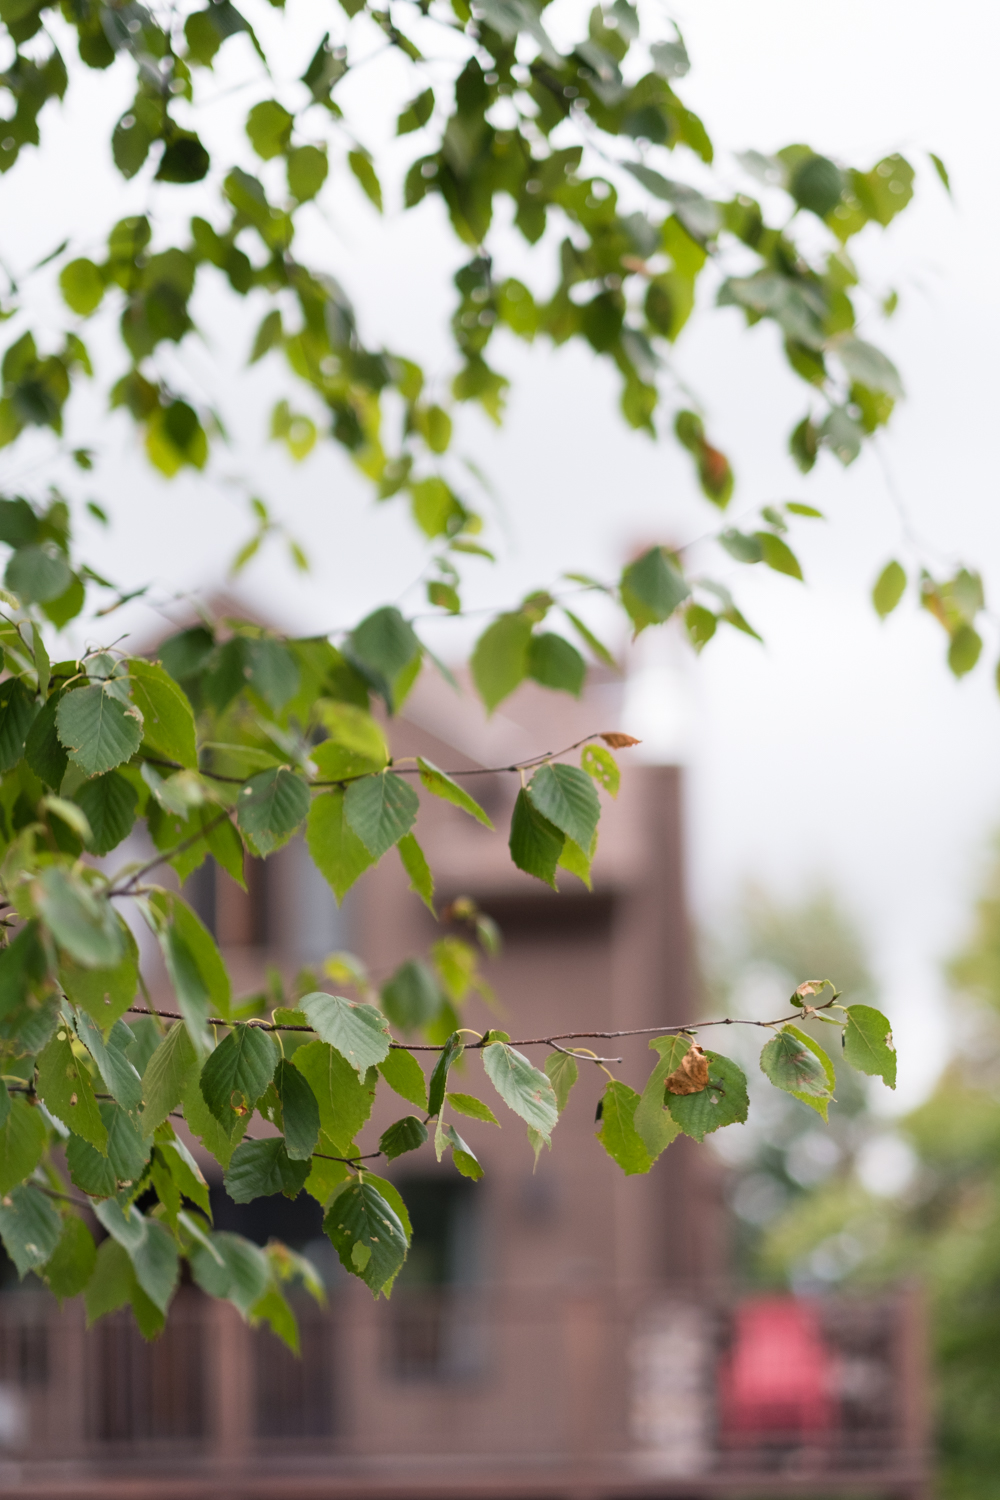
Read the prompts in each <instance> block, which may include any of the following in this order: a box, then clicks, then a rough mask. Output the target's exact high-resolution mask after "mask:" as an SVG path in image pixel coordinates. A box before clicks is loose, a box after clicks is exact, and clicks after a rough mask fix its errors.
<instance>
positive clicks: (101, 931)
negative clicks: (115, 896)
mask: <svg viewBox="0 0 1000 1500" xmlns="http://www.w3.org/2000/svg"><path fill="white" fill-rule="evenodd" d="M32 893H33V895H34V898H35V904H36V906H37V907H38V911H39V913H40V915H41V917H42V920H43V921H44V922H45V925H46V926H47V927H48V928H49V930H50V932H51V933H52V936H53V937H54V938H55V940H56V942H57V943H58V944H59V946H60V948H63V949H65V951H66V952H67V953H68V954H69V955H70V957H71V958H74V959H76V961H77V962H78V963H80V964H83V965H84V967H85V968H91V969H105V968H113V967H114V966H115V965H117V964H118V963H119V962H120V961H121V960H122V958H123V957H124V956H125V943H124V940H123V938H122V931H121V925H120V923H119V921H118V918H117V916H116V915H115V913H114V911H113V910H112V908H111V905H110V903H109V902H108V901H107V900H106V899H104V898H102V897H100V896H98V895H95V894H94V892H93V891H92V890H91V889H90V888H89V887H88V886H86V885H85V884H84V882H83V881H82V880H81V879H78V878H76V877H75V876H74V875H73V874H71V873H70V872H69V871H68V870H66V869H64V868H63V867H62V866H60V865H51V866H50V867H49V868H48V869H47V870H43V871H42V872H41V874H40V875H39V877H38V880H37V882H36V883H35V885H34V886H33V887H32Z"/></svg>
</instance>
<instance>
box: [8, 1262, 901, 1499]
mask: <svg viewBox="0 0 1000 1500" xmlns="http://www.w3.org/2000/svg"><path fill="white" fill-rule="evenodd" d="M297 1311H298V1313H299V1318H300V1326H301V1336H302V1353H301V1358H300V1359H295V1358H294V1357H293V1356H292V1355H291V1354H290V1353H289V1352H288V1351H287V1350H285V1349H284V1347H283V1346H282V1345H280V1344H279V1343H278V1341H277V1340H276V1339H275V1338H274V1337H273V1336H272V1335H271V1334H270V1333H269V1332H267V1331H258V1332H253V1331H251V1330H249V1329H248V1328H246V1327H245V1326H244V1325H243V1324H242V1323H241V1322H240V1320H239V1318H238V1316H237V1314H236V1313H235V1312H234V1310H233V1309H232V1308H230V1307H228V1306H227V1305H224V1304H223V1305H220V1304H216V1303H212V1302H210V1301H208V1300H207V1299H205V1298H203V1297H202V1296H201V1294H200V1293H198V1292H197V1291H195V1290H194V1289H193V1288H187V1287H186V1288H183V1289H182V1290H181V1292H180V1293H179V1295H178V1297H177V1298H176V1300H175V1303H174V1306H173V1308H172V1309H171V1315H170V1319H169V1320H168V1325H167V1328H166V1331H165V1332H164V1334H163V1336H162V1337H161V1339H160V1340H158V1341H157V1342H156V1343H154V1344H145V1343H143V1341H142V1339H141V1338H140V1337H139V1335H138V1333H137V1331H136V1330H135V1328H134V1326H133V1324H132V1322H131V1317H130V1315H128V1314H125V1313H122V1314H115V1315H113V1316H112V1317H110V1318H107V1319H104V1320H103V1321H102V1322H101V1323H99V1324H98V1325H97V1326H96V1327H95V1328H94V1329H92V1330H91V1331H90V1332H89V1333H88V1332H87V1331H86V1330H85V1328H84V1326H83V1319H82V1313H81V1310H80V1309H79V1308H78V1307H76V1306H75V1305H69V1306H67V1307H66V1308H64V1309H62V1310H61V1311H60V1309H59V1307H58V1306H57V1304H56V1302H55V1301H54V1299H52V1298H50V1297H49V1296H48V1294H47V1293H45V1292H42V1291H37V1292H35V1291H21V1292H14V1293H7V1294H4V1295H3V1296H0V1493H2V1494H3V1495H4V1497H5V1500H8V1497H11V1500H13V1497H18V1496H21V1495H24V1496H27V1495H32V1496H42V1495H48V1494H50V1493H59V1494H65V1495H67V1496H69V1495H72V1496H73V1497H74V1500H77V1497H79V1500H86V1497H90V1496H93V1497H95V1500H96V1497H98V1496H100V1497H101V1500H105V1497H106V1496H111V1495H115V1496H121V1497H122V1500H127V1497H133V1496H134V1497H136V1500H138V1497H139V1496H140V1495H141V1496H143V1497H151V1496H154V1495H156V1496H162V1497H163V1500H179V1497H181V1496H186V1495H188V1494H190V1495H191V1496H194V1495H198V1496H201V1495H202V1494H207V1493H209V1491H208V1490H205V1489H204V1488H203V1486H204V1485H205V1484H206V1483H208V1482H209V1481H210V1480H211V1481H212V1483H214V1482H215V1480H216V1479H218V1478H219V1477H220V1476H226V1477H227V1479H228V1480H229V1481H231V1482H232V1483H234V1484H236V1485H237V1488H238V1492H239V1494H240V1495H241V1497H247V1500H251V1497H256V1496H259V1497H261V1500H263V1497H264V1496H266V1497H267V1500H284V1497H287V1500H292V1497H298V1496H303V1497H304V1496H307V1495H308V1496H311V1497H316V1500H318V1497H320V1496H322V1495H326V1494H329V1495H331V1496H332V1495H338V1496H345V1497H346V1496H347V1495H350V1496H352V1497H362V1496H369V1495H371V1496H375V1495H378V1496H387V1495H393V1496H397V1497H405V1496H409V1495H414V1496H416V1495H418V1494H420V1495H428V1496H429V1495H430V1494H431V1493H433V1494H448V1495H454V1496H455V1497H459V1496H487V1495H490V1496H496V1497H500V1496H503V1497H508V1496H514V1495H523V1496H525V1497H528V1496H531V1497H541V1496H553V1497H555V1496H567V1497H568V1496H572V1497H574V1500H579V1497H585V1500H590V1497H593V1500H600V1497H603V1496H607V1497H612V1496H615V1497H619V1496H621V1497H624V1496H646V1497H651V1496H658V1495H662V1496H681V1495H685V1496H692V1497H694V1496H706V1497H707V1496H723V1495H729V1494H735V1493H737V1492H742V1493H754V1492H755V1486H758V1487H759V1488H757V1489H756V1493H758V1494H766V1495H767V1496H769V1497H771V1496H777V1495H781V1494H789V1495H791V1494H801V1495H810V1494H815V1495H824V1496H829V1495H831V1494H835V1495H841V1494H843V1495H847V1494H862V1493H863V1494H865V1495H867V1496H878V1495H884V1496H890V1495H891V1496H909V1497H913V1500H915V1497H918V1496H921V1495H923V1494H924V1493H925V1485H926V1452H925V1432H924V1412H923V1386H924V1370H923V1352H922V1348H921V1341H920V1328H919V1309H918V1305H917V1302H916V1300H915V1298H914V1296H913V1295H912V1294H911V1293H902V1292H901V1293H895V1294H893V1295H887V1296H885V1297H882V1298H877V1299H875V1298H870V1299H857V1300H855V1299H847V1298H839V1299H827V1300H817V1301H811V1300H810V1301H802V1302H797V1301H794V1300H793V1299H781V1300H775V1299H764V1300H744V1301H743V1302H738V1301H737V1302H732V1301H727V1300H724V1299H718V1298H716V1299H713V1298H707V1297H696V1296H693V1295H692V1296H686V1295H683V1294H682V1293H681V1292H679V1291H675V1292H674V1293H672V1294H671V1293H669V1292H663V1291H657V1292H646V1293H641V1294H640V1293H638V1292H636V1293H635V1294H634V1295H631V1296H623V1295H621V1294H611V1293H607V1292H601V1291H590V1290H585V1289H581V1290H565V1291H562V1292H558V1293H557V1292H554V1291H549V1292H543V1291H541V1290H533V1291H528V1290H525V1291H522V1292H514V1291H511V1290H503V1291H499V1290H492V1289H489V1288H482V1289H478V1290H476V1291H475V1292H472V1291H468V1290H464V1291H462V1292H460V1293H459V1292H457V1291H456V1292H453V1293H450V1294H449V1293H443V1292H433V1293H432V1292H419V1293H418V1292H415V1291H413V1290H412V1289H405V1288H400V1289H399V1290H398V1291H397V1294H396V1295H394V1297H393V1300H392V1302H391V1303H390V1304H386V1303H385V1302H382V1303H380V1304H378V1305H377V1306H376V1305H374V1304H372V1303H371V1301H370V1300H369V1301H368V1302H367V1303H366V1302H365V1301H364V1300H363V1299H362V1297H359V1296H357V1295H356V1293H355V1289H354V1288H353V1287H352V1288H347V1289H346V1290H344V1291H342V1292H339V1293H338V1295H337V1296H336V1297H335V1298H334V1299H333V1302H332V1305H331V1306H330V1307H329V1308H328V1309H326V1310H322V1309H319V1308H316V1307H315V1305H314V1304H312V1303H308V1302H306V1303H304V1304H302V1305H301V1306H300V1307H298V1308H297ZM213 1476H214V1478H213ZM200 1486H201V1487H200ZM210 1487H211V1486H210ZM220 1493H225V1494H227V1495H228V1494H229V1493H230V1491H229V1488H228V1487H227V1488H224V1490H223V1491H221V1492H220ZM232 1493H233V1494H235V1493H237V1489H233V1490H232Z"/></svg>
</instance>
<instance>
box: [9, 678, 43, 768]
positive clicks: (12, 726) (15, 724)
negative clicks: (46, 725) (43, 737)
mask: <svg viewBox="0 0 1000 1500" xmlns="http://www.w3.org/2000/svg"><path fill="white" fill-rule="evenodd" d="M36 712H37V710H36V706H35V700H34V698H33V697H32V696H31V694H30V693H29V691H28V689H27V688H26V687H25V685H24V683H23V682H22V681H21V679H20V678H19V677H8V679H7V681H6V682H0V771H11V770H13V768H14V766H16V765H17V763H18V761H19V760H20V759H21V756H22V755H23V754H24V745H25V740H26V739H27V736H28V731H29V730H30V729H31V726H32V723H33V721H34V718H35V714H36Z"/></svg>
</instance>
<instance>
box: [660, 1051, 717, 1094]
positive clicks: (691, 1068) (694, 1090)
mask: <svg viewBox="0 0 1000 1500" xmlns="http://www.w3.org/2000/svg"><path fill="white" fill-rule="evenodd" d="M664 1087H665V1088H666V1091H667V1093H668V1094H700V1093H701V1092H702V1090H703V1089H707V1088H708V1058H707V1057H706V1056H705V1054H704V1052H703V1051H702V1050H701V1048H700V1047H699V1046H698V1043H697V1042H694V1043H692V1046H691V1050H690V1051H689V1052H686V1053H685V1054H684V1056H683V1058H682V1059H681V1064H680V1067H679V1068H675V1069H674V1071H673V1072H672V1073H671V1074H670V1077H669V1078H668V1079H667V1081H666V1083H665V1085H664Z"/></svg>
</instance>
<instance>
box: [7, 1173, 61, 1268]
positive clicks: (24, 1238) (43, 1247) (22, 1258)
mask: <svg viewBox="0 0 1000 1500" xmlns="http://www.w3.org/2000/svg"><path fill="white" fill-rule="evenodd" d="M61 1233H62V1220H61V1219H60V1217H59V1215H58V1214H57V1213H56V1211H55V1209H54V1208H53V1207H52V1204H51V1203H50V1202H49V1200H48V1198H46V1197H45V1196H44V1194H43V1193H41V1192H39V1190H38V1188H35V1187H28V1186H24V1187H16V1188H12V1189H11V1191H10V1192H9V1193H5V1194H4V1196H3V1198H2V1199H0V1239H2V1240H3V1245H4V1249H5V1250H6V1251H7V1254H8V1255H9V1256H10V1258H11V1260H12V1261H13V1262H14V1266H15V1268H16V1270H17V1274H18V1276H19V1277H20V1279H21V1280H22V1281H23V1280H24V1278H25V1276H27V1274H28V1272H29V1271H36V1270H38V1269H39V1267H41V1266H44V1265H45V1262H46V1261H47V1260H48V1258H49V1256H50V1255H51V1254H52V1252H53V1251H54V1250H55V1248H56V1246H57V1245H58V1243H59V1238H60V1235H61Z"/></svg>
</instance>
